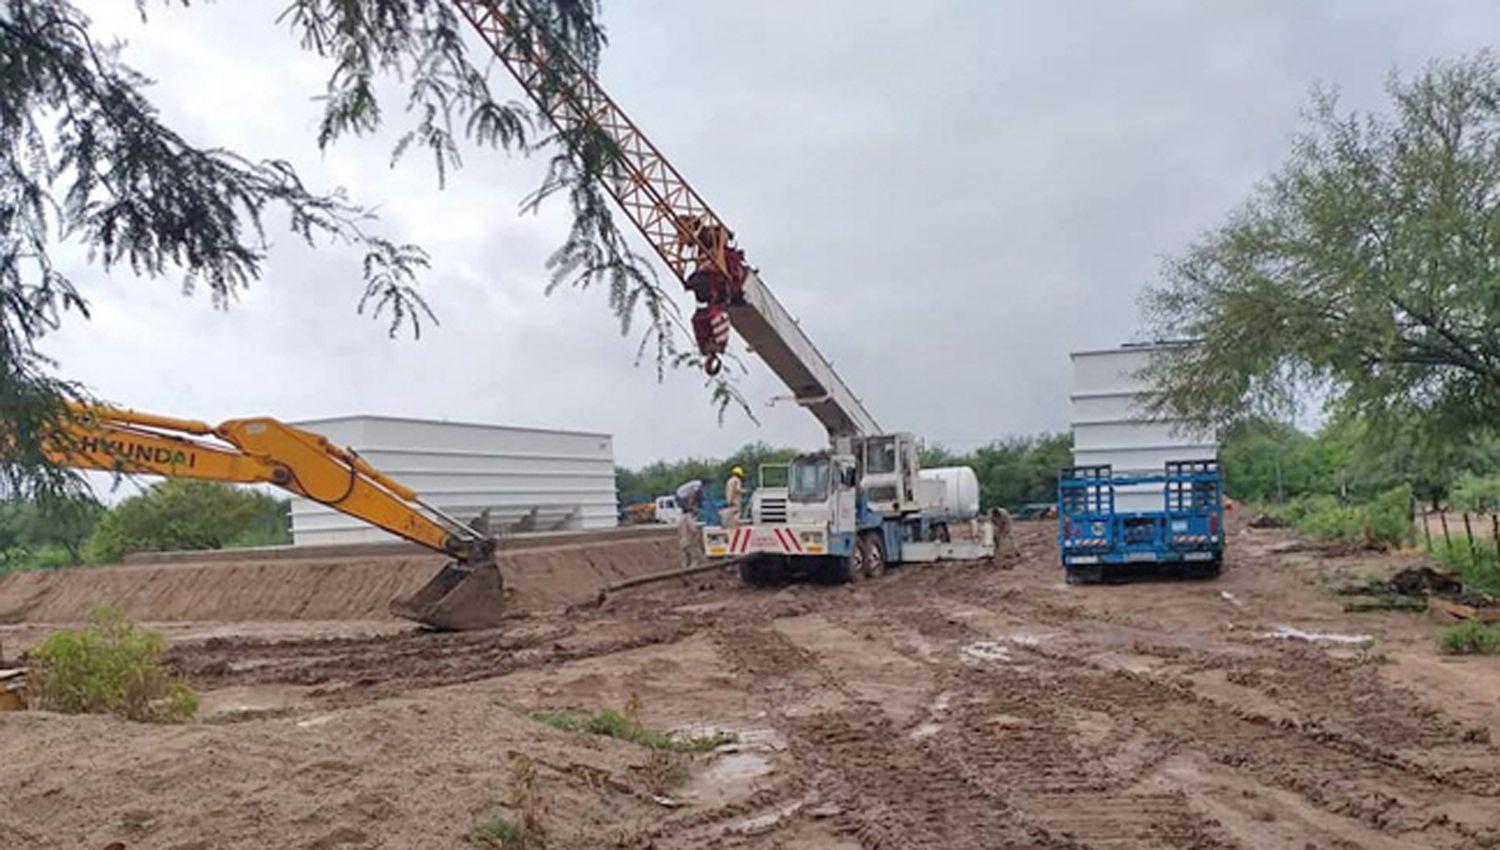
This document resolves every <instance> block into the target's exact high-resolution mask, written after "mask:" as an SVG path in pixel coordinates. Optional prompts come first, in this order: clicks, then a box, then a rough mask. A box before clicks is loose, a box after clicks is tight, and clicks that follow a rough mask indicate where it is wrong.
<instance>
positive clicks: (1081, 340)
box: [44, 0, 1500, 465]
mask: <svg viewBox="0 0 1500 850" xmlns="http://www.w3.org/2000/svg"><path fill="white" fill-rule="evenodd" d="M83 5H84V7H85V8H86V9H88V10H89V11H90V13H91V14H93V15H94V17H95V19H96V26H97V29H98V31H99V33H100V34H114V35H119V36H122V37H124V38H126V39H128V41H129V45H128V47H127V50H126V53H125V57H126V59H127V61H129V62H130V63H132V64H133V65H134V66H135V67H136V68H138V69H140V70H142V71H144V72H145V73H147V74H148V75H150V76H152V77H154V78H155V79H156V80H157V81H158V83H157V85H156V86H155V87H154V89H153V90H152V93H153V97H154V99H155V102H156V103H157V105H158V106H159V107H160V108H161V110H162V111H163V113H164V114H165V115H166V116H167V117H168V118H169V119H170V120H171V121H172V122H174V123H175V124H176V125H178V127H179V128H180V129H181V130H183V131H184V132H185V134H186V135H187V136H188V137H189V138H190V139H192V140H193V141H194V142H196V143H198V144H200V145H205V146H224V147H228V148H233V149H235V150H237V151H239V152H241V153H243V154H245V155H247V156H251V157H280V158H284V159H287V160H289V161H291V162H292V163H294V164H295V165H296V166H297V167H298V168H299V169H300V170H301V172H302V174H303V176H304V177H305V178H306V179H307V181H308V182H309V183H310V184H312V185H313V186H318V187H333V186H343V187H346V188H347V189H348V190H349V192H350V193H351V195H352V197H353V198H354V199H356V200H358V201H360V202H362V203H366V204H372V205H378V206H379V208H380V210H381V214H382V221H381V223H380V225H379V229H380V230H381V231H382V232H383V233H385V234H386V235H388V236H390V237H391V238H393V239H395V240H396V241H414V242H418V243H421V244H422V245H423V246H424V247H426V248H427V249H428V251H429V252H431V254H432V257H433V266H432V269H431V271H430V273H429V274H428V275H427V277H426V279H425V281H424V284H423V291H424V292H425V293H426V297H427V299H428V301H429V302H430V304H431V306H432V307H433V309H434V310H435V311H436V312H437V313H438V315H439V318H440V320H441V321H442V324H441V326H439V327H435V328H430V329H429V332H427V333H424V335H423V336H422V338H421V339H420V340H417V341H413V340H412V339H410V338H409V337H405V338H401V339H397V340H390V339H388V338H387V337H386V334H385V326H384V325H383V324H381V323H377V322H372V321H370V320H369V319H368V318H362V317H359V316H357V315H356V314H355V305H356V302H357V299H358V295H359V291H360V286H361V284H360V279H359V268H358V256H357V255H356V254H355V253H353V252H351V251H348V250H344V249H340V248H336V247H335V248H326V249H323V250H318V251H312V250H309V249H307V248H305V247H303V246H301V245H299V244H298V243H297V242H296V241H295V240H294V239H293V238H291V237H290V236H289V235H283V234H281V233H280V232H278V231H276V230H273V231H272V233H273V236H275V237H276V238H277V245H276V246H275V248H274V249H273V251H272V253H271V256H270V257H269V259H268V261H267V262H266V264H265V277H264V280H262V281H261V282H260V283H258V284H256V285H255V286H254V287H253V288H252V289H251V290H250V291H249V292H247V293H246V294H245V295H244V296H243V297H242V298H241V300H240V301H239V302H238V303H237V304H235V305H234V306H233V307H232V308H231V309H230V310H228V311H219V310H216V309H215V308H214V307H213V306H212V305H211V304H210V303H209V301H208V299H206V298H204V297H201V296H199V297H195V298H184V297H182V295H181V291H180V286H179V283H178V282H177V281H176V280H172V279H167V280H155V281H151V280H138V279H135V278H133V277H132V276H131V275H130V274H129V273H128V272H127V271H125V270H118V269H117V270H115V271H114V272H112V273H111V274H109V275H105V274H103V273H102V272H100V271H98V270H97V269H95V268H92V267H89V266H87V265H85V264H84V263H82V262H81V261H80V262H77V263H75V264H74V266H73V274H74V277H75V279H76V280H77V282H78V283H79V284H80V288H81V289H82V290H83V292H84V294H85V295H86V296H87V297H88V298H89V300H90V303H91V305H92V309H93V318H92V320H90V321H87V322H85V321H82V320H78V319H76V318H75V319H73V320H71V321H70V322H69V323H68V325H67V327H66V328H65V330H63V331H62V332H60V333H58V334H55V335H54V336H52V337H50V338H49V339H47V340H46V342H45V346H44V347H45V350H46V351H47V352H48V353H49V354H51V355H52V356H54V357H55V358H57V360H58V361H59V362H60V364H61V368H62V370H63V372H64V373H65V374H67V375H68V376H70V377H73V378H76V379H79V380H82V381H84V382H85V383H86V384H88V385H89V386H91V387H92V388H93V389H94V390H95V391H96V392H97V393H98V394H100V395H101V396H103V397H104V398H107V399H110V400H112V401H115V402H118V403H121V404H125V405H128V406H131V407H136V408H141V409H147V410H152V411H156V412H161V413H168V414H175V415H181V416H188V417H195V418H204V419H210V420H218V419H223V418H229V417H232V416H239V415H249V414H270V415H273V416H277V417H280V418H283V419H293V420H295V419H299V418H313V417H321V416H330V415H338V414H346V413H380V414H389V415H397V416H411V417H430V418H447V419H455V420H472V421H482V422H495V423H504V424H514V425H528V426H541V427H556V428H578V429H585V430H591V431H603V432H608V433H611V434H614V435H615V438H616V440H615V451H616V457H617V460H618V461H619V462H621V463H623V464H627V465H638V464H642V463H646V462H649V461H651V460H655V459H658V458H677V457H683V456H688V455H696V456H720V455H724V454H727V453H729V452H731V451H733V450H734V449H735V448H736V447H738V446H739V445H741V444H743V443H745V442H747V441H750V440H757V439H759V440H766V441H768V442H771V443H774V444H791V445H799V446H804V447H809V448H812V447H816V446H818V445H820V444H821V443H822V442H823V435H822V432H821V430H820V429H819V427H818V426H817V425H816V423H815V422H814V420H813V419H812V417H811V416H809V415H808V414H807V413H805V412H803V411H801V410H798V409H796V408H794V407H789V406H786V405H780V406H777V407H775V408H771V407H766V406H765V403H766V400H767V399H769V398H770V397H771V396H773V395H776V394H778V393H780V392H782V391H783V390H782V388H781V387H780V386H779V385H778V384H777V382H776V381H775V379H774V378H773V377H772V376H771V375H770V373H769V372H768V371H767V370H765V368H764V367H763V366H761V365H760V364H759V363H758V362H756V361H754V359H753V358H751V359H750V361H749V363H750V371H751V374H750V375H749V376H748V377H747V378H746V379H745V380H744V382H743V388H744V392H745V394H746V395H747V396H748V397H749V398H750V399H751V400H752V401H753V402H754V404H755V406H756V412H757V415H758V416H759V418H760V425H759V426H757V425H755V424H753V423H751V422H750V421H749V420H747V419H746V418H745V417H744V416H742V415H738V414H731V415H730V417H729V418H728V419H727V420H726V422H725V424H724V425H722V426H720V425H719V423H718V421H717V416H716V413H715V411H714V410H713V408H712V407H711V406H710V405H709V404H708V401H707V392H706V391H705V389H704V387H703V381H702V379H701V377H699V376H697V375H695V374H693V373H690V372H678V373H669V374H668V375H667V377H666V379H665V380H664V381H662V382H658V381H657V378H656V374H655V370H654V369H652V368H650V367H649V365H647V366H639V367H638V366H636V365H634V362H633V361H634V356H635V351H636V339H635V337H634V336H632V337H629V338H622V337H621V336H620V334H619V330H618V326H617V323H616V322H615V320H614V318H613V317H612V316H611V314H610V312H609V309H608V306H607V304H606V302H605V293H603V292H577V291H558V292H556V293H555V294H553V295H552V296H550V297H548V296H546V295H545V294H544V292H543V289H544V286H545V283H546V280H547V273H546V271H545V269H544V262H545V258H546V256H547V254H548V253H549V252H550V251H551V250H552V249H553V248H554V247H555V246H556V245H557V244H558V243H559V242H560V241H561V239H562V237H563V235H564V233H565V230H566V226H567V219H566V216H565V210H564V209H563V207H562V205H561V204H554V205H552V206H551V207H550V209H549V210H547V211H545V212H544V213H543V214H542V215H540V216H527V217H522V216H520V215H518V213H517V207H518V204H519V201H520V199H521V198H522V197H523V196H524V195H525V194H526V193H527V192H528V191H529V190H531V189H532V188H534V186H535V185H536V183H537V180H538V177H539V173H540V172H539V167H538V165H537V164H536V163H533V162H528V161H525V160H517V159H513V158H510V157H507V156H505V155H503V154H497V153H493V152H489V151H483V150H468V151H466V154H465V159H466V166H465V168H464V169H463V170H462V171H461V172H459V173H458V174H456V175H453V176H452V178H451V179H450V181H449V185H448V186H447V188H446V189H443V190H440V189H439V188H438V186H437V180H436V177H435V173H434V171H433V169H432V167H431V163H430V161H429V160H428V159H425V158H423V157H420V156H412V157H410V158H408V159H407V160H405V161H403V162H402V163H401V164H399V165H398V166H397V167H396V168H394V169H392V168H391V167H390V162H389V160H390V157H389V152H390V148H391V145H392V143H393V141H394V139H395V138H396V137H397V136H398V135H399V132H400V130H401V129H402V128H403V127H404V124H403V123H402V118H403V116H402V115H401V114H400V103H399V101H397V100H392V101H391V102H389V103H387V104H386V108H387V115H388V119H389V120H388V127H387V132H386V133H385V134H383V135H382V136H380V137H378V138H373V139H369V140H360V141H354V142H348V141H346V142H343V143H340V144H339V145H337V146H336V147H335V148H333V149H332V150H330V151H328V152H327V153H326V154H320V153H319V152H318V150H317V148H316V145H315V142H314V135H315V132H316V126H317V120H318V116H319V114H320V108H319V105H318V104H317V103H316V102H315V101H314V100H313V98H314V96H315V95H317V94H318V93H319V91H320V90H321V88H322V84H323V80H324V77H325V76H326V73H327V70H328V69H327V67H326V65H324V64H323V63H322V62H320V61H319V60H317V59H316V58H315V57H312V56H310V55H308V54H305V53H303V52H301V51H300V50H299V48H298V46H297V43H296V41H295V39H294V38H293V37H292V36H291V35H290V34H289V32H288V31H287V29H286V28H285V27H278V26H277V25H276V24H275V22H274V17H275V11H276V10H277V9H279V8H280V6H281V4H278V3H271V4H266V3H222V4H219V5H216V6H215V5H208V6H201V7H194V8H191V9H186V10H184V9H180V8H175V7H168V6H163V5H160V4H153V5H152V6H151V7H150V12H151V20H150V21H149V23H147V24H145V25H141V24H140V23H139V21H138V20H137V19H135V17H134V11H133V10H134V4H132V3H128V2H125V0H108V1H107V2H106V0H94V1H93V2H86V3H84V4H83ZM604 21H605V24H606V25H607V27H608V30H609V33H610V38H611V44H610V46H609V48H608V51H607V53H606V56H605V58H604V62H603V68H602V73H601V77H602V81H603V83H604V85H605V87H606V88H607V89H608V90H609V91H610V92H611V94H613V95H614V97H615V98H616V100H617V101H618V102H619V103H620V104H621V105H622V106H623V107H624V108H625V109H626V111H627V112H629V113H630V114H631V115H632V116H633V117H634V118H635V119H636V121H637V122H638V123H639V124H640V125H641V126H642V128H643V129H644V130H645V131H646V133H647V134H648V135H650V136H651V138H652V139H653V140H654V141H655V142H656V143H657V145H658V146H659V147H660V148H661V149H662V150H663V151H664V152H665V153H666V155H667V156H668V157H669V158H671V160H672V161H673V162H674V163H675V164H676V165H677V167H678V168H679V170H681V172H682V173H683V174H684V175H685V176H686V177H687V178H688V179H689V180H690V181H691V182H692V183H693V185H694V186H695V187H696V188H697V189H698V191H699V192H700V193H701V194H703V195H704V197H705V198H707V199H708V201H709V202H710V203H711V204H713V205H714V207H715V208H716V209H717V210H718V212H719V213H720V214H721V215H722V216H724V217H725V218H726V219H727V220H728V222H729V223H730V225H731V226H732V227H734V228H735V230H736V232H737V234H738V236H739V241H740V244H741V245H742V247H744V248H745V250H746V252H747V254H748V256H749V258H750V261H751V263H752V264H753V265H755V266H757V267H759V268H760V269H761V275H762V278H763V279H764V280H765V282H766V283H767V284H768V285H769V286H770V287H771V288H772V289H773V290H774V291H775V292H776V294H777V296H778V297H779V298H780V299H781V301H782V302H783V303H784V304H785V305H786V306H787V307H788V308H789V309H790V310H791V311H792V312H793V313H794V314H795V315H796V316H798V317H799V318H800V319H801V321H802V323H803V326H804V328H806V329H807V330H808V332H809V333H810V334H811V336H812V337H813V339H814V341H815V342H816V343H817V344H818V345H819V347H820V348H821V349H822V350H823V352H824V353H825V354H826V355H827V356H828V357H829V358H830V359H831V360H832V361H833V362H834V363H835V365H836V366H837V367H838V369H839V370H840V371H841V372H842V374H843V375H844V378H845V380H846V381H847V382H848V383H849V384H850V385H851V386H852V387H853V388H854V390H855V392H857V393H859V394H860V395H862V396H863V397H864V399H865V401H866V404H867V406H868V407H869V408H870V410H871V412H872V413H873V414H874V415H875V417H876V418H877V419H878V420H879V421H880V423H881V424H882V425H883V426H884V427H885V428H887V429H891V430H895V429H903V430H910V431H912V432H915V433H916V434H918V435H919V436H922V437H925V438H926V439H928V440H929V441H933V442H937V443H942V444H944V445H947V446H949V447H954V448H960V449H968V448H971V447H973V446H975V445H977V444H980V443H984V442H987V441H989V440H991V439H995V438H998V437H1003V436H1006V435H1013V434H1027V433H1033V432H1037V431H1042V430H1061V429H1063V428H1065V427H1066V425H1067V381H1068V356H1067V355H1068V352H1069V351H1070V350H1074V349H1079V348H1095V347H1103V346H1111V345H1115V344H1117V343H1120V342H1124V341H1127V340H1129V339H1132V338H1134V337H1136V336H1137V335H1138V333H1139V327H1140V325H1139V319H1138V312H1137V306H1136V305H1137V300H1138V298H1139V295H1140V293H1141V291H1142V289H1143V288H1144V287H1145V286H1146V285H1148V284H1149V283H1150V282H1151V281H1152V280H1153V278H1154V276H1155V275H1156V273H1157V270H1158V268H1159V266H1160V263H1161V257H1162V256H1163V255H1164V254H1166V253H1170V252H1173V251H1176V250H1178V249H1180V248H1181V247H1182V246H1183V245H1184V244H1186V243H1187V242H1188V241H1190V240H1191V239H1192V238H1193V237H1194V236H1195V235H1196V234H1198V233H1200V232H1202V231H1203V230H1205V229H1207V228H1209V227H1212V226H1213V225H1214V224H1215V223H1216V222H1217V221H1219V220H1220V219H1221V218H1222V216H1223V215H1224V214H1225V213H1226V212H1227V211H1229V210H1230V209H1232V208H1233V207H1234V206H1235V205H1236V204H1238V203H1239V202H1240V201H1241V200H1243V199H1244V198H1245V196H1246V195H1247V193H1248V192H1249V191H1250V190H1251V188H1252V187H1253V186H1254V184H1255V183H1256V181H1257V180H1258V179H1260V178H1261V177H1262V176H1264V175H1265V174H1266V173H1267V172H1268V171H1270V170H1271V169H1273V168H1274V167H1275V166H1276V165H1277V164H1278V163H1279V162H1280V161H1281V160H1282V159H1283V158H1284V156H1285V154H1286V151H1287V146H1288V141H1289V138H1290V136H1291V134H1292V133H1293V132H1294V130H1295V129H1296V127H1297V125H1298V113H1299V110H1300V109H1301V108H1302V107H1303V106H1304V105H1305V104H1306V103H1307V99H1308V98H1307V95H1308V91H1309V88H1310V87H1311V86H1312V85H1313V84H1314V83H1316V82H1324V83H1331V84H1335V85H1337V86H1338V87H1339V88H1340V89H1341V90H1342V91H1343V92H1344V96H1345V101H1346V103H1347V104H1348V105H1349V106H1350V107H1351V108H1352V107H1364V108H1369V107H1378V106H1381V104H1382V86H1383V84H1384V82H1385V80H1386V77H1387V75H1388V74H1389V73H1390V72H1391V71H1392V70H1393V69H1396V70H1400V71H1402V72H1404V73H1410V72H1411V71H1413V70H1416V69H1419V68H1420V67H1421V66H1422V65H1423V64H1425V63H1426V62H1427V61H1428V60H1430V59H1433V58H1437V57H1454V56H1458V55H1462V54H1466V53H1470V52H1473V51H1475V50H1478V49H1480V48H1482V47H1485V46H1487V44H1489V40H1490V39H1492V38H1493V36H1494V34H1495V33H1497V32H1500V6H1497V5H1496V4H1495V3H1493V2H1488V1H1487V0H1467V1H1466V2H1458V0H1450V2H1437V0H1422V2H1410V1H1409V0H1403V1H1401V2H1398V0H1342V2H1312V0H1255V2H1250V0H1241V1H1240V2H1213V3H1204V2H1197V0H1182V2H1124V0H1119V2H1085V0H1072V2H1060V1H1059V0H1046V2H1043V0H1032V2H999V0H952V2H911V0H901V2H895V1H894V0H817V2H807V0H760V2H755V3H743V2H738V3H736V2H729V0H719V1H718V2H686V1H685V0H633V2H623V0H606V3H605V12H604ZM493 83H494V86H495V88H496V90H497V91H498V92H499V93H500V94H501V96H505V97H516V98H519V97H520V96H521V95H520V92H519V91H517V90H516V88H515V86H514V84H513V83H512V82H511V81H510V79H509V77H508V76H505V75H504V73H503V71H502V70H500V69H495V71H494V73H493ZM277 226H279V224H277V223H276V222H275V221H274V220H273V228H274V227H277ZM641 247H642V248H644V246H643V245H642V246H641ZM663 277H664V278H668V277H669V276H668V275H667V274H666V273H665V271H664V272H663ZM682 303H683V304H684V306H686V305H687V303H688V299H685V298H684V299H683V301H682ZM690 309H691V308H690V307H689V308H688V311H689V312H690Z"/></svg>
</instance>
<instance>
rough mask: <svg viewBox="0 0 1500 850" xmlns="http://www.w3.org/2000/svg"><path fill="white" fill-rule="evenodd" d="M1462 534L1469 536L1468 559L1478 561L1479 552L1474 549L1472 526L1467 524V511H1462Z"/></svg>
mask: <svg viewBox="0 0 1500 850" xmlns="http://www.w3.org/2000/svg"><path fill="white" fill-rule="evenodd" d="M1464 534H1465V535H1467V536H1468V538H1469V560H1470V561H1473V562H1474V563H1476V564H1477V563H1479V553H1478V552H1477V551H1475V550H1474V528H1473V526H1471V525H1469V512H1468V511H1464Z"/></svg>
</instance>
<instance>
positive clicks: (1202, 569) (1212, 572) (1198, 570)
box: [1184, 555, 1224, 580]
mask: <svg viewBox="0 0 1500 850" xmlns="http://www.w3.org/2000/svg"><path fill="white" fill-rule="evenodd" d="M1184 572H1185V573H1186V574H1187V577H1188V578H1196V579H1205V580H1207V579H1215V578H1218V577H1219V574H1220V573H1222V572H1224V556H1223V555H1218V556H1216V557H1215V558H1214V559H1213V560H1212V561H1207V562H1202V561H1200V562H1198V563H1194V564H1190V565H1188V567H1187V569H1186V570H1184Z"/></svg>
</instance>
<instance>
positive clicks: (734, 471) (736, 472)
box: [729, 466, 745, 478]
mask: <svg viewBox="0 0 1500 850" xmlns="http://www.w3.org/2000/svg"><path fill="white" fill-rule="evenodd" d="M729 474H730V475H734V476H736V477H739V478H744V477H745V470H744V469H743V468H741V467H738V466H736V467H735V468H734V469H731V470H729Z"/></svg>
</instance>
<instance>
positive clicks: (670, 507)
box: [656, 496, 682, 525]
mask: <svg viewBox="0 0 1500 850" xmlns="http://www.w3.org/2000/svg"><path fill="white" fill-rule="evenodd" d="M656 522H661V523H666V524H667V525H676V524H677V523H679V522H682V508H680V507H678V506H677V497H676V496H657V497H656Z"/></svg>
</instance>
